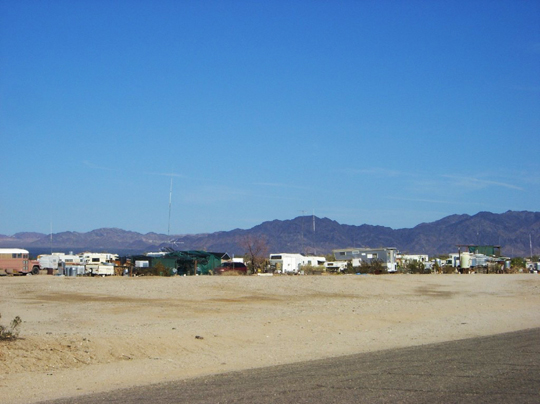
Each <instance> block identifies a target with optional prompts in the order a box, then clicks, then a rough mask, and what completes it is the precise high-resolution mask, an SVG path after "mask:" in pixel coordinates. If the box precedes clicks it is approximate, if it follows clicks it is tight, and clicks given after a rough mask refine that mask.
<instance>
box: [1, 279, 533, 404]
mask: <svg viewBox="0 0 540 404" xmlns="http://www.w3.org/2000/svg"><path fill="white" fill-rule="evenodd" d="M539 309H540V275H534V274H516V275H385V276H355V275H347V276H279V277H278V276H276V277H259V276H248V277H246V276H235V277H233V276H223V277H218V276H214V277H208V276H207V277H202V276H200V277H176V278H157V277H156V278H127V277H111V278H66V277H53V276H45V275H39V276H27V277H3V278H0V314H1V315H2V319H0V322H1V323H2V324H3V325H7V324H8V323H9V322H10V321H11V319H13V318H14V317H15V316H20V317H21V318H22V320H23V323H22V325H21V333H20V339H18V340H16V341H9V342H5V341H4V342H0V402H1V403H31V402H37V401H41V400H45V399H53V398H60V397H70V396H76V395H81V394H88V393H92V392H102V391H107V390H112V389H118V388H122V387H130V386H135V385H142V384H148V383H154V382H161V381H169V380H178V379H185V378H190V377H194V376H201V375H208V374H215V373H221V372H226V371H231V370H240V369H250V368H256V367H263V366H269V365H276V364H284V363H291V362H297V361H303V360H309V359H319V358H326V357H332V356H339V355H345V354H352V353H361V352H367V351H375V350H380V349H389V348H396V347H405V346H413V345H421V344H427V343H433V342H442V341H449V340H457V339H462V338H468V337H477V336H484V335H491V334H497V333H502V332H507V331H516V330H521V329H527V328H535V327H540V312H539Z"/></svg>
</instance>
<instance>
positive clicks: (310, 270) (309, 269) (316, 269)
mask: <svg viewBox="0 0 540 404" xmlns="http://www.w3.org/2000/svg"><path fill="white" fill-rule="evenodd" d="M302 271H304V274H306V275H315V274H321V273H323V272H324V267H323V266H320V265H319V266H313V265H304V266H303V267H302Z"/></svg>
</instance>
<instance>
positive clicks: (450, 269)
mask: <svg viewBox="0 0 540 404" xmlns="http://www.w3.org/2000/svg"><path fill="white" fill-rule="evenodd" d="M441 271H442V273H443V274H453V273H455V272H456V268H454V267H453V266H452V265H443V266H442V267H441Z"/></svg>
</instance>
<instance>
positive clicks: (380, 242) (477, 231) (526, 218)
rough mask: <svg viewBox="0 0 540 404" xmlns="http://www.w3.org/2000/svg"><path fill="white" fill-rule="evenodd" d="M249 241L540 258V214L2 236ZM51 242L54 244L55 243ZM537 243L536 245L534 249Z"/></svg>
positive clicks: (315, 248) (121, 245)
mask: <svg viewBox="0 0 540 404" xmlns="http://www.w3.org/2000/svg"><path fill="white" fill-rule="evenodd" d="M246 238H252V239H257V238H259V239H261V238H262V239H264V240H266V244H267V245H268V251H269V252H271V253H277V252H280V253H298V252H304V253H308V254H319V255H323V254H328V253H331V251H332V249H336V248H347V247H382V246H385V247H396V248H397V249H398V250H399V251H401V252H403V253H410V254H429V255H437V254H448V253H451V252H456V251H457V247H456V246H457V245H458V244H478V245H500V246H501V247H502V253H503V255H506V256H529V255H530V251H531V244H532V246H533V249H534V250H533V254H537V255H538V254H539V251H538V242H539V241H540V212H528V211H522V212H516V211H508V212H505V213H501V214H495V213H490V212H479V213H477V214H476V215H473V216H470V215H466V214H462V215H451V216H447V217H444V218H442V219H440V220H437V221H435V222H431V223H421V224H419V225H417V226H415V227H413V228H405V229H396V230H394V229H392V228H390V227H384V226H373V225H367V224H363V225H360V226H354V225H347V224H340V223H338V222H336V221H335V220H331V219H328V218H319V217H313V216H299V217H297V218H294V219H290V220H272V221H268V222H264V223H261V224H259V225H257V226H255V227H253V228H251V229H245V230H244V229H234V230H231V231H220V232H215V233H209V234H193V235H174V236H167V235H164V234H158V233H147V234H141V233H137V232H133V231H126V230H122V229H117V228H102V229H96V230H93V231H90V232H87V233H78V232H70V231H68V232H61V233H56V234H53V235H52V237H51V235H46V234H42V233H32V232H26V233H17V234H15V235H13V236H2V235H0V247H20V248H26V249H28V250H29V251H31V252H32V253H34V254H35V252H36V251H39V252H41V253H43V252H47V251H48V252H50V251H51V250H54V251H76V252H78V251H84V250H93V251H109V252H116V253H119V254H136V253H142V252H148V251H158V250H160V249H162V248H164V247H170V248H174V249H177V250H192V249H198V250H207V251H222V252H228V253H230V254H235V255H243V254H244V253H245V246H244V245H245V240H246ZM51 239H52V241H51ZM535 245H536V247H534V246H535Z"/></svg>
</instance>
